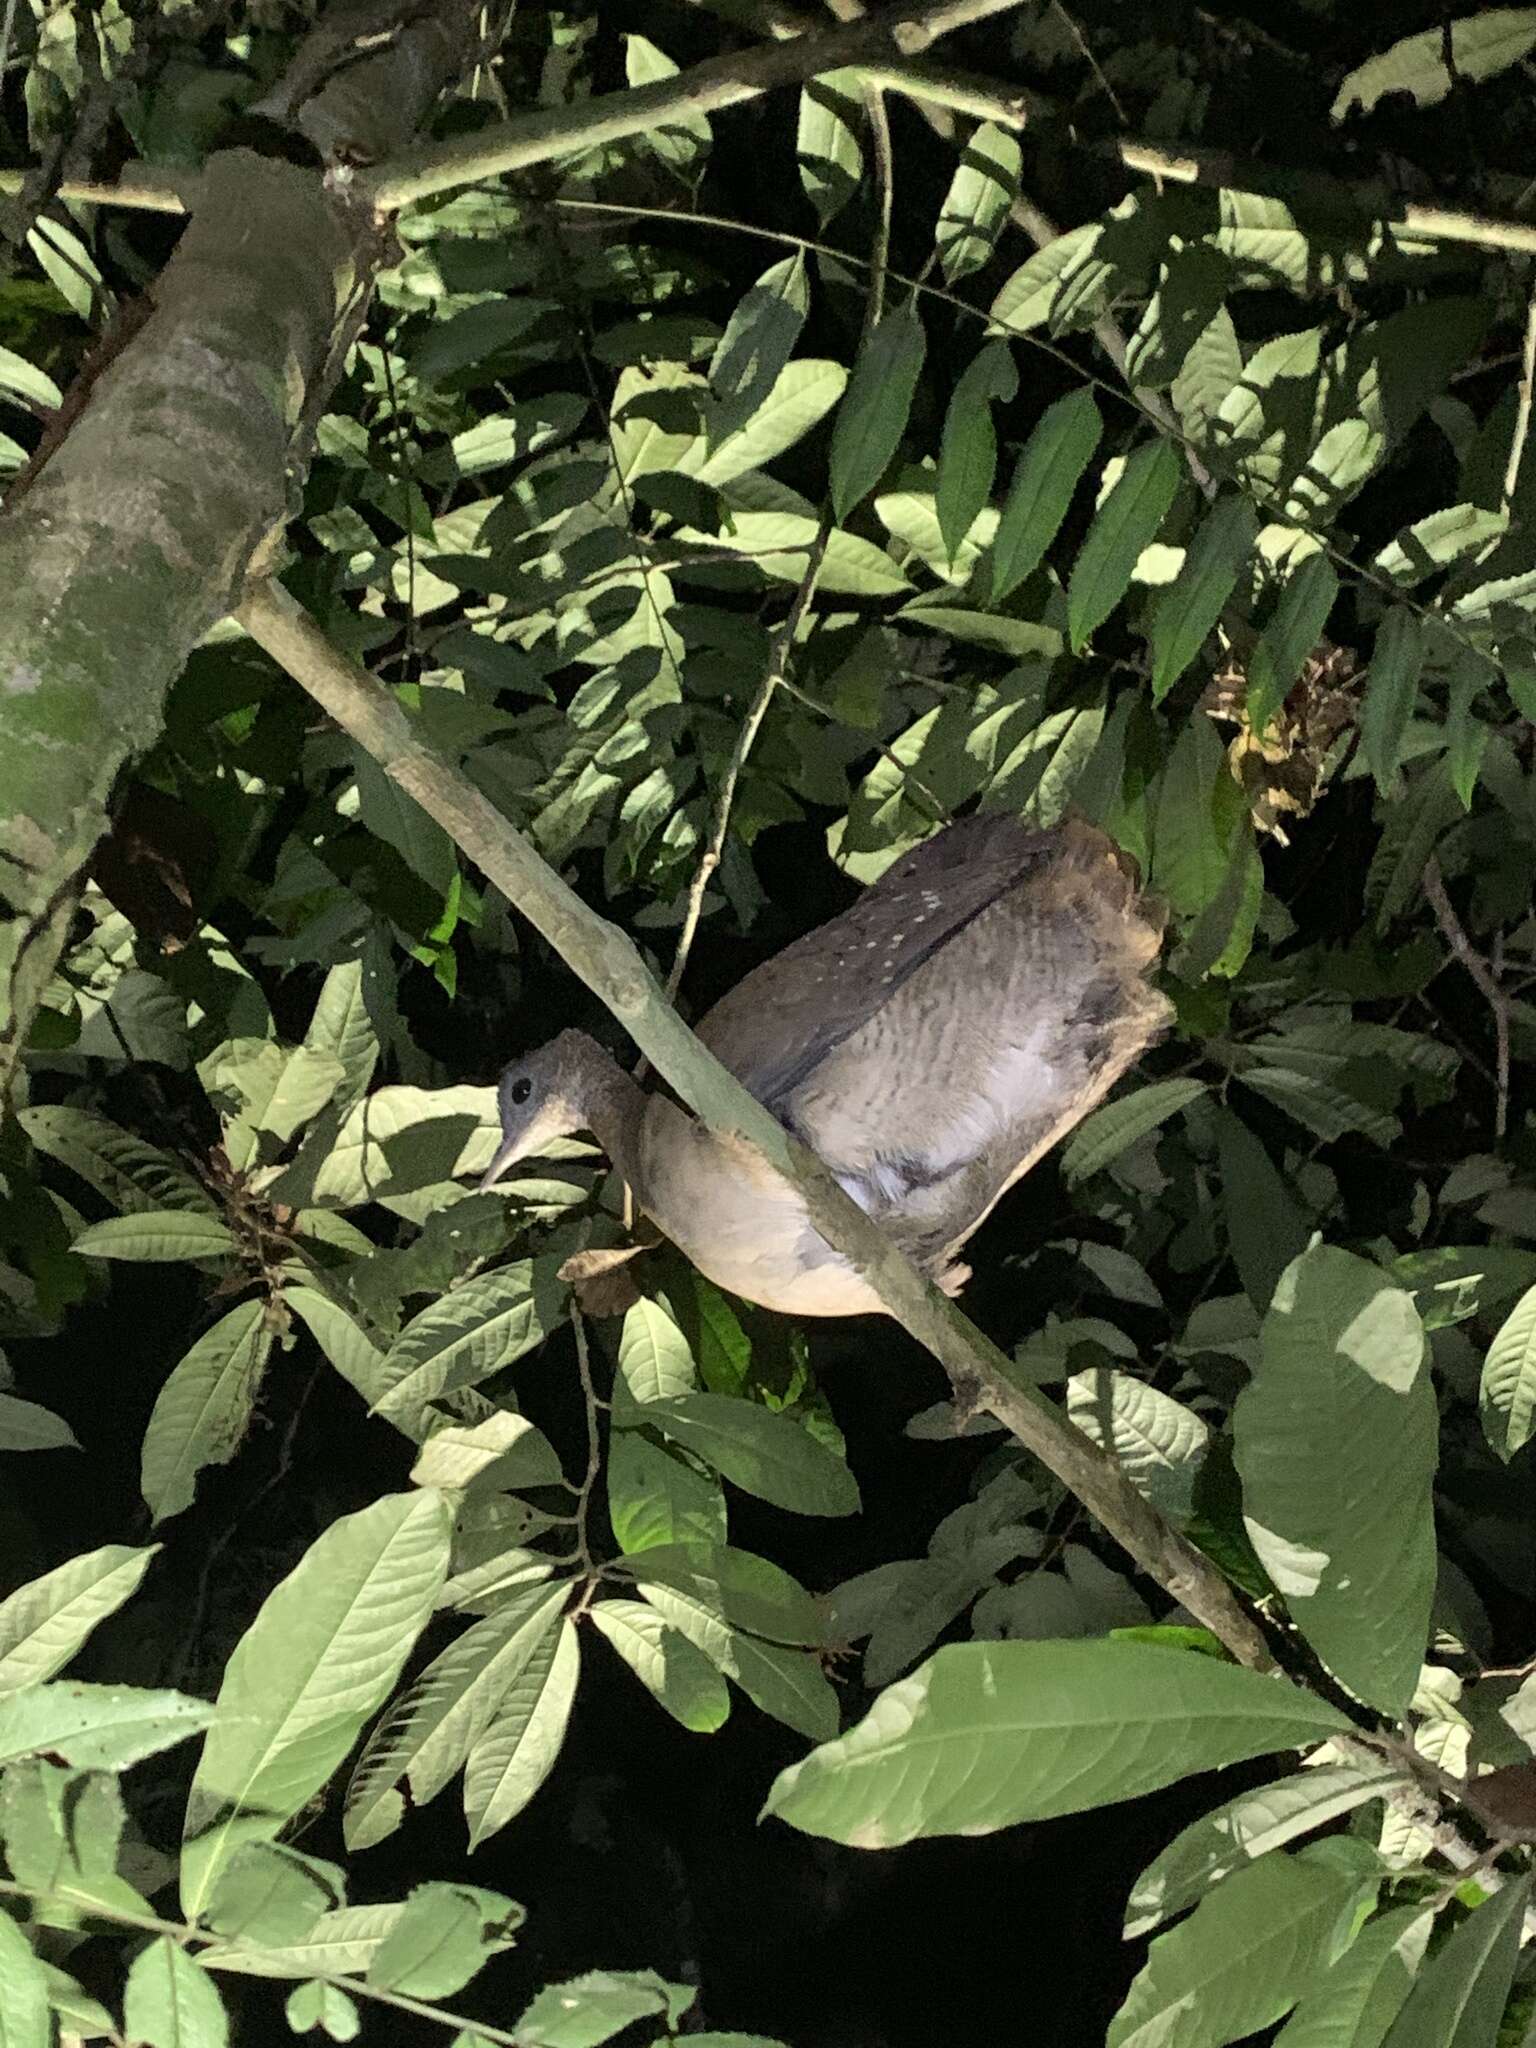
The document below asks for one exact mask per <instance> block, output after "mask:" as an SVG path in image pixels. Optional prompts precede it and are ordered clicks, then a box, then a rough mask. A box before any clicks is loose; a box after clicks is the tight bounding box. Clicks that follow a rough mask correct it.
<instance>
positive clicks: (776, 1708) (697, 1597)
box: [641, 1579, 838, 1742]
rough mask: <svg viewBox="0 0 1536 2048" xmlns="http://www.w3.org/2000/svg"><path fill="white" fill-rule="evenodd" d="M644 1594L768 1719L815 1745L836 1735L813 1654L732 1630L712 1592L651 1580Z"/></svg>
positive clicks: (833, 1708) (830, 1696)
mask: <svg viewBox="0 0 1536 2048" xmlns="http://www.w3.org/2000/svg"><path fill="white" fill-rule="evenodd" d="M641 1591H642V1592H643V1593H644V1595H645V1597H646V1599H647V1601H648V1602H649V1603H650V1605H651V1606H652V1607H654V1608H655V1609H656V1612H657V1613H658V1614H659V1615H660V1616H661V1618H662V1619H663V1621H666V1622H668V1623H670V1624H671V1626H672V1627H673V1628H675V1629H676V1630H677V1632H678V1634H679V1635H682V1636H686V1637H687V1639H688V1641H689V1642H690V1643H692V1644H693V1645H694V1647H695V1648H696V1649H699V1650H702V1651H703V1653H704V1655H705V1656H706V1657H707V1658H708V1659H709V1661H710V1663H711V1664H713V1665H714V1667H715V1669H716V1670H717V1671H721V1672H723V1673H724V1674H725V1676H726V1677H727V1678H732V1679H734V1680H735V1681H736V1683H737V1684H738V1685H739V1686H740V1687H741V1689H742V1691H743V1692H744V1693H745V1694H746V1695H747V1698H748V1699H749V1700H751V1701H753V1702H754V1704H755V1705H757V1706H759V1707H761V1708H762V1710H763V1712H764V1713H765V1714H771V1715H772V1716H773V1717H774V1719H775V1720H776V1721H782V1722H783V1723H784V1725H785V1726H786V1727H787V1728H795V1729H798V1730H799V1732H800V1733H801V1734H802V1735H808V1736H810V1738H811V1740H812V1741H813V1742H824V1741H825V1740H826V1739H827V1738H828V1737H829V1736H830V1735H833V1734H835V1733H836V1731H837V1721H838V1713H837V1694H836V1693H835V1692H834V1691H833V1690H832V1688H831V1686H830V1685H829V1684H828V1683H827V1680H826V1678H825V1676H824V1675H823V1673H822V1669H821V1660H820V1658H819V1657H818V1656H817V1655H816V1654H815V1653H814V1652H812V1651H809V1650H796V1649H790V1648H788V1647H786V1646H785V1645H783V1644H780V1643H767V1642H763V1641H761V1640H760V1639H759V1638H758V1637H757V1636H751V1635H747V1634H746V1633H745V1632H744V1631H742V1630H740V1629H734V1628H732V1627H731V1626H730V1624H729V1623H728V1622H726V1621H724V1620H722V1618H721V1615H720V1611H719V1609H720V1602H719V1599H718V1597H717V1596H716V1595H714V1594H713V1593H712V1592H710V1591H709V1590H708V1589H705V1590H704V1591H703V1592H702V1593H700V1592H698V1591H684V1590H681V1589H680V1588H679V1587H678V1586H676V1585H665V1586H664V1585H663V1584H662V1583H661V1581H660V1580H659V1579H653V1580H650V1581H648V1582H646V1583H645V1584H644V1585H642V1587H641Z"/></svg>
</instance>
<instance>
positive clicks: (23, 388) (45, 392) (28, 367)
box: [0, 348, 64, 413]
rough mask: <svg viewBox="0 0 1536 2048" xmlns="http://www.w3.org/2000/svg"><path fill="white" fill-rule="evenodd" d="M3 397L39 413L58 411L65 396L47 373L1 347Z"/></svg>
mask: <svg viewBox="0 0 1536 2048" xmlns="http://www.w3.org/2000/svg"><path fill="white" fill-rule="evenodd" d="M0 396H3V397H4V398H6V399H8V400H13V401H19V402H20V403H21V404H22V405H24V406H25V407H26V408H27V409H28V410H29V411H33V412H39V413H48V412H56V411H57V410H58V408H59V407H60V406H61V405H62V404H63V403H64V394H63V393H62V392H61V391H60V389H59V387H58V385H57V384H55V383H54V381H53V379H52V378H51V377H50V376H49V375H48V373H47V371H46V370H39V369H38V368H37V367H36V365H35V364H33V363H29V362H28V361H27V360H26V358H25V357H24V356H19V355H17V354H16V352H15V350H14V349H9V348H0Z"/></svg>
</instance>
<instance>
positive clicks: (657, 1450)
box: [603, 1428, 726, 1553]
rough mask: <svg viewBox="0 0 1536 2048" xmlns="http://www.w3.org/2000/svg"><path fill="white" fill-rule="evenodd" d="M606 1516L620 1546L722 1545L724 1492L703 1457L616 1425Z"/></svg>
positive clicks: (628, 1548)
mask: <svg viewBox="0 0 1536 2048" xmlns="http://www.w3.org/2000/svg"><path fill="white" fill-rule="evenodd" d="M603 1476H604V1479H605V1481H606V1483H607V1488H608V1520H609V1523H610V1524H611V1525H612V1528H613V1534H614V1539H615V1541H616V1542H617V1543H618V1546H619V1548H620V1549H621V1550H623V1551H626V1552H630V1553H633V1552H634V1551H637V1550H648V1549H650V1547H651V1546H652V1545H653V1544H656V1543H699V1542H704V1543H722V1542H724V1540H725V1525H726V1524H725V1491H724V1488H723V1487H722V1486H721V1484H720V1481H719V1479H718V1478H717V1477H716V1476H715V1474H714V1473H713V1472H712V1471H710V1470H709V1469H708V1467H707V1466H705V1465H704V1464H703V1463H702V1461H700V1460H698V1459H696V1458H694V1457H693V1456H692V1454H691V1453H689V1452H687V1451H684V1450H683V1449H682V1448H681V1447H680V1446H675V1445H671V1444H659V1443H656V1442H654V1441H653V1440H652V1439H651V1437H650V1436H649V1435H647V1434H646V1433H645V1432H644V1431H642V1430H639V1429H620V1428H615V1429H614V1430H613V1432H612V1434H611V1435H610V1436H609V1439H608V1459H607V1464H606V1468H605V1471H604V1475H603Z"/></svg>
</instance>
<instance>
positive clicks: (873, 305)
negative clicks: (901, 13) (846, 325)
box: [641, 89, 895, 1069]
mask: <svg viewBox="0 0 1536 2048" xmlns="http://www.w3.org/2000/svg"><path fill="white" fill-rule="evenodd" d="M868 113H869V127H870V136H871V139H872V141H873V143H874V150H875V176H876V179H877V181H878V185H879V212H878V222H879V225H878V227H877V229H876V234H875V245H874V248H873V250H872V252H871V256H870V264H869V282H868V288H867V290H866V292H865V295H864V319H863V323H862V327H861V330H860V336H859V342H860V346H861V347H862V346H863V344H864V343H865V342H867V341H868V339H869V337H870V334H871V332H872V331H873V329H874V327H875V324H876V322H877V321H878V320H879V318H880V315H881V312H882V311H883V309H884V306H885V279H886V267H887V264H888V263H889V261H890V249H891V212H892V202H893V192H894V185H895V178H894V170H893V165H892V161H891V130H890V123H889V122H888V121H887V119H886V115H885V103H884V101H883V100H882V99H881V97H880V94H879V92H878V91H876V90H874V89H871V91H870V92H869V94H868ZM833 523H834V522H833V517H832V513H831V510H830V509H828V510H826V511H824V512H823V513H822V515H821V518H820V520H819V521H818V523H817V527H816V538H815V540H814V541H813V542H812V543H811V550H810V553H809V555H808V556H807V557H806V563H805V572H804V574H803V575H802V576H801V578H800V582H799V585H798V587H797V588H796V591H795V594H794V597H793V598H792V599H791V601H790V607H789V611H788V614H787V615H786V617H785V620H784V623H783V625H782V626H781V627H780V628H779V632H778V635H777V637H776V639H775V640H774V643H773V647H772V649H771V650H770V653H769V657H768V664H767V667H766V669H765V670H764V672H763V678H762V681H761V682H760V683H759V684H758V686H757V692H756V694H755V696H754V697H753V699H752V702H751V703H750V705H748V707H747V715H746V717H745V718H744V719H743V720H742V722H741V730H740V731H739V732H738V733H737V735H736V744H735V746H734V747H733V748H732V750H731V758H730V762H729V765H728V766H727V768H726V771H725V776H724V779H723V780H722V782H721V784H720V795H719V797H718V799H717V801H716V804H715V815H714V819H713V822H712V823H711V826H710V832H709V841H708V843H707V845H706V846H705V848H704V851H703V853H702V854H701V855H700V857H699V864H698V867H697V868H696V869H695V870H694V876H693V880H692V882H691V883H690V884H689V887H688V900H687V902H686V904H685V905H684V908H683V928H682V931H681V932H680V933H679V935H678V941H677V951H676V952H675V953H674V954H673V956H672V970H671V972H670V973H669V974H668V976H667V1001H668V1002H669V1003H674V1002H676V1001H677V992H678V990H679V989H680V988H681V987H682V982H683V974H684V972H685V971H686V969H687V966H688V955H689V953H690V952H691V951H692V950H693V941H694V938H695V936H696V934H697V932H698V929H699V919H700V918H701V917H702V916H703V914H704V895H705V891H706V890H707V889H708V887H709V884H710V880H711V878H712V876H713V875H714V873H715V870H716V869H717V868H718V867H719V865H720V862H721V859H722V857H723V856H724V853H725V841H726V835H727V834H728V833H729V831H730V827H731V807H732V805H733V804H734V803H735V801H736V785H737V784H738V782H740V780H741V771H742V770H743V768H745V766H746V765H747V757H748V756H749V755H750V753H751V752H752V749H753V747H754V746H755V745H756V744H757V735H758V733H759V732H760V731H761V729H762V723H763V720H764V719H765V718H766V717H767V716H768V707H769V705H770V704H771V703H772V702H773V693H774V691H775V690H776V689H777V688H778V686H779V684H780V683H782V682H785V681H787V680H788V677H789V670H790V662H791V660H792V659H793V656H794V651H795V641H796V639H797V638H798V637H799V633H800V625H801V621H802V620H803V619H804V617H805V614H806V612H807V610H808V609H809V607H810V602H811V599H812V598H813V597H814V596H815V594H816V580H817V578H818V577H819V576H820V574H821V565H822V562H823V561H824V559H825V558H826V552H827V542H828V541H829V540H830V538H831V536H832V528H833ZM641 1065H642V1069H643V1066H644V1062H643V1061H642V1063H641Z"/></svg>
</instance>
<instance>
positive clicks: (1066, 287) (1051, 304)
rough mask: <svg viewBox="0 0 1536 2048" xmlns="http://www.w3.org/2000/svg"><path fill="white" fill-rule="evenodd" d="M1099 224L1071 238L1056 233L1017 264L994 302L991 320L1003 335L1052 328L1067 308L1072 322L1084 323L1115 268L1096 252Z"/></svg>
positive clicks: (1105, 294)
mask: <svg viewBox="0 0 1536 2048" xmlns="http://www.w3.org/2000/svg"><path fill="white" fill-rule="evenodd" d="M1103 234H1104V224H1103V222H1102V221H1096V220H1094V221H1088V222H1085V224H1084V225H1083V226H1082V227H1080V228H1073V229H1072V231H1071V232H1070V233H1069V234H1065V235H1058V236H1057V237H1056V239H1055V241H1054V242H1047V243H1046V245H1045V247H1044V248H1043V249H1037V250H1036V251H1035V253H1034V255H1033V256H1031V257H1030V258H1029V260H1028V262H1027V263H1022V264H1020V266H1019V268H1018V269H1017V270H1016V271H1015V272H1014V273H1013V275H1012V277H1010V278H1009V279H1008V281H1007V283H1006V284H1005V285H1004V286H1003V288H1002V290H1001V291H1000V292H999V293H998V295H997V297H996V298H995V299H994V300H993V301H992V308H991V313H990V316H989V317H990V319H991V322H992V326H993V328H994V329H995V330H1000V331H1001V332H1002V333H1004V334H1031V333H1033V332H1034V330H1035V328H1037V327H1044V326H1045V325H1046V324H1047V322H1049V323H1050V324H1051V325H1052V326H1053V327H1054V326H1055V325H1056V324H1057V321H1058V320H1062V324H1066V322H1065V319H1064V318H1063V316H1064V314H1066V312H1067V309H1068V308H1070V309H1071V311H1072V313H1073V314H1075V316H1076V324H1081V325H1088V324H1091V323H1092V321H1093V320H1094V319H1095V318H1096V317H1097V315H1098V313H1099V312H1100V310H1101V309H1102V307H1103V304H1104V302H1105V300H1106V299H1107V297H1108V295H1109V283H1110V279H1111V277H1112V276H1113V274H1114V272H1113V266H1112V265H1111V264H1109V263H1106V262H1105V261H1104V259H1103V258H1102V257H1101V256H1099V255H1098V254H1097V250H1098V246H1099V242H1100V241H1101V239H1102V238H1103Z"/></svg>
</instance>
